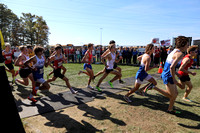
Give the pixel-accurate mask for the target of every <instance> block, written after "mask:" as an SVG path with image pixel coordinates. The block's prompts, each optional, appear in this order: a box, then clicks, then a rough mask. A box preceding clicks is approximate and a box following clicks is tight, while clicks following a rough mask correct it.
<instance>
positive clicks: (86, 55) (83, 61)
mask: <svg viewBox="0 0 200 133" xmlns="http://www.w3.org/2000/svg"><path fill="white" fill-rule="evenodd" d="M87 58H88V52H86V53H85V55H84V56H83V59H82V60H81V62H82V63H89V61H86V59H87Z"/></svg>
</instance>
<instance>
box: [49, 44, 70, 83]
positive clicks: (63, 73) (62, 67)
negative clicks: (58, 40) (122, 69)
mask: <svg viewBox="0 0 200 133" xmlns="http://www.w3.org/2000/svg"><path fill="white" fill-rule="evenodd" d="M56 45H59V46H60V47H61V48H62V45H61V44H56ZM54 55H56V51H54V52H53V53H52V54H51V56H54ZM62 55H63V60H64V62H66V60H65V55H64V51H63V48H62ZM51 64H54V61H51V63H50V64H49V66H51V67H52V68H53V69H54V67H53V66H52V65H51ZM61 69H62V70H63V72H62V75H65V73H66V71H67V69H66V68H65V67H64V66H63V64H62V66H61ZM53 73H54V70H52V71H51V72H50V73H49V74H47V80H49V76H50V75H51V74H53Z"/></svg>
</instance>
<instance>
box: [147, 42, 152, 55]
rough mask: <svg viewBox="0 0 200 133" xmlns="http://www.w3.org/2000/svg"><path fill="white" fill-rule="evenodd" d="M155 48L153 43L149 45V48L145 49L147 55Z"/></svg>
mask: <svg viewBox="0 0 200 133" xmlns="http://www.w3.org/2000/svg"><path fill="white" fill-rule="evenodd" d="M153 47H154V45H153V44H152V43H150V44H147V46H146V47H145V53H147V54H148V53H149V51H150V50H152V48H153Z"/></svg>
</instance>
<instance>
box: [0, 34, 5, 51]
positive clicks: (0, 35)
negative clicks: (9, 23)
mask: <svg viewBox="0 0 200 133" xmlns="http://www.w3.org/2000/svg"><path fill="white" fill-rule="evenodd" d="M0 45H1V48H2V49H5V43H4V40H3V35H2V33H1V30H0Z"/></svg>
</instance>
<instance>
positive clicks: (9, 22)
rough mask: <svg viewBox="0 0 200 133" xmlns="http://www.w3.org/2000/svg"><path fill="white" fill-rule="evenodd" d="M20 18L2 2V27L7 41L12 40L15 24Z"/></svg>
mask: <svg viewBox="0 0 200 133" xmlns="http://www.w3.org/2000/svg"><path fill="white" fill-rule="evenodd" d="M18 20H19V18H18V17H17V15H16V14H14V13H13V12H12V11H11V10H10V9H8V8H7V6H6V5H4V4H0V29H1V31H2V34H3V37H4V40H5V42H11V41H12V38H11V35H12V32H13V30H14V29H15V28H14V27H15V26H14V25H15V23H16V21H18Z"/></svg>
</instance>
